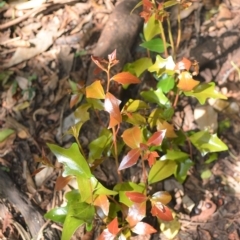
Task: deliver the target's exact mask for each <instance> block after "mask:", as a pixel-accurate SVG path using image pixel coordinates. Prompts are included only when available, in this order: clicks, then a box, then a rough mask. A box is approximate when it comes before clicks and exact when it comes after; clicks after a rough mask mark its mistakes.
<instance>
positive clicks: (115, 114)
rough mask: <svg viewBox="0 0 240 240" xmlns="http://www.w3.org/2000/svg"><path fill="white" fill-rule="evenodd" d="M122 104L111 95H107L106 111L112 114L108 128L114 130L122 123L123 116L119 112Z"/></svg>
mask: <svg viewBox="0 0 240 240" xmlns="http://www.w3.org/2000/svg"><path fill="white" fill-rule="evenodd" d="M120 103H121V101H120V100H118V99H117V98H116V97H114V96H113V95H112V94H111V93H109V92H108V93H106V97H105V101H104V109H105V111H107V112H108V113H109V114H110V122H109V126H108V128H112V127H114V126H116V125H118V124H120V123H121V122H122V116H121V113H120V110H119V105H120Z"/></svg>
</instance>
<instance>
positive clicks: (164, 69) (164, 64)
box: [148, 55, 175, 78]
mask: <svg viewBox="0 0 240 240" xmlns="http://www.w3.org/2000/svg"><path fill="white" fill-rule="evenodd" d="M174 68H175V63H174V61H173V58H172V56H169V57H167V58H166V59H165V58H162V57H161V56H160V55H157V56H156V61H155V63H154V64H153V65H152V66H150V67H149V68H148V71H149V72H156V74H157V77H158V78H159V77H161V76H162V75H163V74H168V75H174V73H175V72H174Z"/></svg>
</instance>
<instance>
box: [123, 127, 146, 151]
mask: <svg viewBox="0 0 240 240" xmlns="http://www.w3.org/2000/svg"><path fill="white" fill-rule="evenodd" d="M122 138H123V141H124V142H125V143H126V144H127V145H128V146H129V147H130V148H132V149H133V148H138V147H139V146H140V143H142V141H143V140H142V132H141V129H140V128H139V127H137V126H135V127H133V128H129V129H127V130H125V131H124V132H123V134H122Z"/></svg>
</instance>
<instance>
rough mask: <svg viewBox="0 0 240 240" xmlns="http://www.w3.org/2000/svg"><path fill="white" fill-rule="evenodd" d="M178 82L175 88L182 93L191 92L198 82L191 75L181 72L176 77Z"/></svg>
mask: <svg viewBox="0 0 240 240" xmlns="http://www.w3.org/2000/svg"><path fill="white" fill-rule="evenodd" d="M178 78H179V81H178V85H177V87H178V88H179V89H180V90H181V91H184V92H188V91H191V90H193V89H194V88H195V87H196V86H197V85H198V84H199V83H200V82H199V81H196V80H194V79H193V78H192V75H191V74H190V73H189V72H187V71H184V72H181V73H180V74H179V76H178Z"/></svg>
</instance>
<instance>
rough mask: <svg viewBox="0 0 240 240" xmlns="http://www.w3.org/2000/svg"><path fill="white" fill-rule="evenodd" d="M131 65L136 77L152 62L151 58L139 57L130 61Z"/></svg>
mask: <svg viewBox="0 0 240 240" xmlns="http://www.w3.org/2000/svg"><path fill="white" fill-rule="evenodd" d="M130 64H131V67H132V68H133V69H134V72H135V74H136V76H137V77H139V76H140V75H141V74H142V73H143V72H144V71H146V70H147V69H148V68H149V67H150V66H151V65H152V64H153V63H152V59H151V58H146V57H145V58H140V59H138V60H136V61H135V62H133V63H130Z"/></svg>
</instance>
